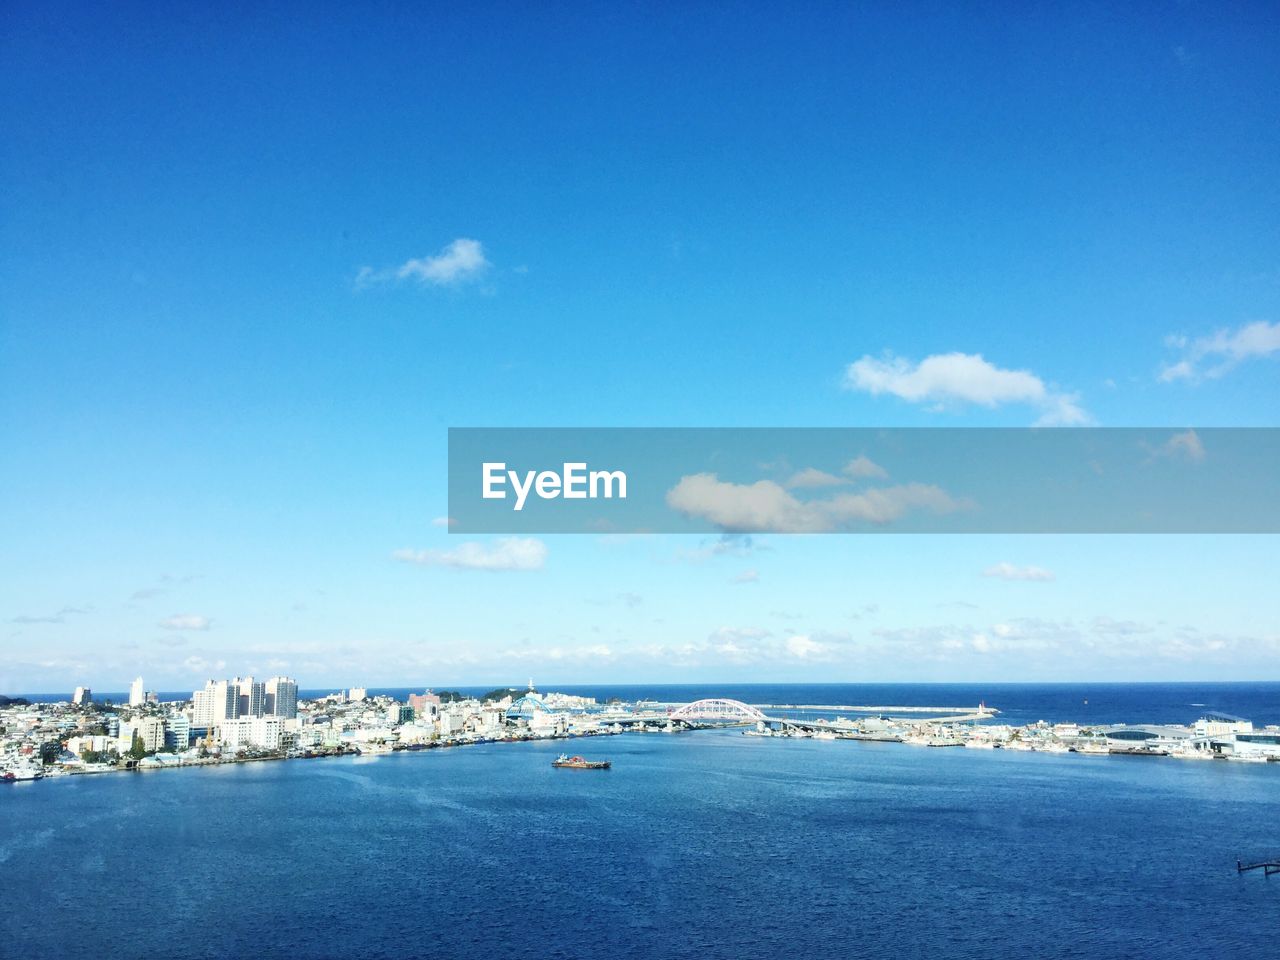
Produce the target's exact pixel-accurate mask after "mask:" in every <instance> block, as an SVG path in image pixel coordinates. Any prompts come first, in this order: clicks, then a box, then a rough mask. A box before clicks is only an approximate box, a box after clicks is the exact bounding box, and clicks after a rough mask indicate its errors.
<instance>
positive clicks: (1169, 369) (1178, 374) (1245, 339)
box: [1160, 320, 1280, 383]
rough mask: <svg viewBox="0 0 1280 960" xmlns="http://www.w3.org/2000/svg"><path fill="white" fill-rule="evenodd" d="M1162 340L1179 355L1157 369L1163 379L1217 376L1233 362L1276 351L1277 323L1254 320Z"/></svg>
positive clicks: (1279, 338) (1278, 350)
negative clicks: (1205, 334)
mask: <svg viewBox="0 0 1280 960" xmlns="http://www.w3.org/2000/svg"><path fill="white" fill-rule="evenodd" d="M1165 343H1166V344H1167V345H1168V346H1170V347H1172V348H1174V349H1176V350H1181V351H1183V356H1182V357H1181V358H1180V359H1178V360H1175V361H1173V362H1171V363H1168V364H1166V365H1165V366H1164V367H1163V368H1161V370H1160V379H1161V380H1162V381H1163V382H1165V383H1171V382H1173V381H1175V380H1190V381H1193V382H1194V381H1196V380H1200V379H1213V378H1215V377H1220V376H1222V375H1223V374H1224V373H1226V372H1228V371H1229V370H1231V369H1232V368H1233V367H1235V366H1236V365H1237V364H1239V363H1241V362H1243V361H1245V360H1249V359H1252V358H1255V357H1270V356H1274V355H1276V354H1280V323H1267V322H1266V321H1265V320H1258V321H1255V322H1254V323H1247V324H1245V325H1244V326H1241V327H1239V328H1237V329H1235V330H1219V331H1217V332H1216V333H1214V334H1212V335H1211V336H1208V337H1199V338H1197V339H1195V340H1189V339H1188V338H1187V337H1184V336H1172V337H1167V338H1166V340H1165Z"/></svg>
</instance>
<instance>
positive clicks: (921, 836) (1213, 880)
mask: <svg viewBox="0 0 1280 960" xmlns="http://www.w3.org/2000/svg"><path fill="white" fill-rule="evenodd" d="M589 745H590V747H591V751H590V752H591V753H593V754H594V753H599V752H602V753H604V754H605V755H607V756H608V757H609V758H610V759H612V760H613V761H614V769H612V770H610V771H608V772H601V773H590V774H583V773H578V772H574V771H557V770H553V769H552V768H551V765H550V761H551V759H552V758H553V757H554V756H555V755H556V754H557V753H558V752H559V751H560V749H561V745H560V744H559V743H557V742H555V741H548V742H533V743H524V744H489V745H481V746H476V747H473V748H469V749H466V750H437V751H429V752H426V753H417V754H414V753H399V754H388V755H382V756H378V757H374V758H339V759H332V760H317V761H313V762H307V763H283V764H280V763H276V764H230V765H225V766H218V767H210V768H195V769H190V770H179V771H174V772H172V773H171V774H168V775H165V776H133V777H128V776H122V777H69V778H61V779H58V780H55V781H53V782H51V783H43V784H18V785H14V786H13V787H11V788H10V789H9V790H8V791H6V796H5V797H4V805H3V807H2V808H0V816H3V818H4V824H5V829H4V831H3V834H2V837H3V839H2V840H0V877H2V878H3V879H0V886H2V887H3V893H4V899H5V903H6V910H5V911H4V912H3V919H2V920H0V925H2V936H3V941H0V942H3V943H4V944H5V951H4V952H5V955H7V956H23V957H32V958H42V957H55V956H57V957H76V956H97V957H103V958H113V957H143V956H148V957H155V956H189V957H227V956H243V955H246V952H247V951H249V952H252V953H254V954H255V955H258V956H263V957H285V956H294V955H301V956H320V957H337V956H350V955H361V956H369V957H393V956H394V957H403V956H416V955H421V954H426V953H433V954H442V955H451V956H459V957H472V956H476V957H478V956H485V955H492V954H493V953H494V952H499V953H502V952H508V951H512V950H522V951H527V950H535V951H536V952H538V953H540V954H543V955H546V956H552V957H555V956H562V957H596V956H600V957H605V956H608V957H634V958H650V957H653V958H657V957H692V956H712V957H757V956H759V957H774V956H779V955H782V954H784V953H785V954H787V955H805V954H808V955H812V956H820V955H839V956H867V957H873V956H874V957H879V956H889V955H892V956H896V957H914V956H923V955H925V954H926V953H928V954H931V955H933V956H941V955H945V956H948V957H979V956H981V957H991V956H1008V955H1011V954H1010V951H1011V948H1015V947H1016V945H1019V944H1021V945H1025V949H1026V950H1027V951H1028V952H1029V953H1031V952H1034V954H1035V955H1037V956H1042V957H1054V956H1073V957H1118V956H1162V957H1191V956H1202V955H1204V954H1206V953H1213V954H1214V955H1216V956H1218V957H1237V956H1239V957H1244V956H1256V951H1257V944H1258V943H1259V942H1260V941H1261V939H1262V938H1264V937H1267V936H1269V935H1270V934H1271V932H1273V931H1274V926H1275V922H1276V917H1277V915H1280V900H1277V897H1276V888H1275V884H1274V883H1268V882H1266V881H1265V880H1263V878H1261V877H1260V876H1247V875H1246V876H1245V877H1238V876H1237V875H1236V873H1235V869H1234V864H1235V859H1236V857H1237V856H1244V857H1246V859H1247V858H1248V857H1249V856H1251V855H1254V854H1274V853H1275V852H1278V851H1277V849H1276V848H1277V847H1280V836H1278V835H1277V834H1276V830H1275V826H1274V824H1275V822H1276V821H1277V815H1278V814H1280V797H1278V794H1277V790H1276V785H1275V778H1274V776H1273V774H1274V770H1270V769H1268V768H1267V767H1265V766H1262V767H1259V768H1254V767H1252V766H1250V765H1236V764H1192V765H1186V764H1166V763H1149V762H1135V761H1130V760H1126V759H1124V758H1111V759H1100V760H1098V761H1096V762H1082V761H1080V760H1079V759H1078V758H1075V757H1064V756H1054V755H1046V754H1025V753H1016V752H1007V753H1006V752H1003V751H996V752H994V753H990V752H981V753H978V752H975V751H966V750H956V751H915V750H910V749H904V748H901V747H898V746H896V745H892V744H883V745H882V744H839V743H829V742H823V741H811V740H800V741H786V742H783V741H778V740H769V739H755V738H749V737H742V736H741V735H740V734H739V732H737V731H724V732H703V733H698V734H694V735H689V736H682V737H662V736H621V737H611V738H606V739H599V740H593V741H590V743H589ZM584 746H585V744H584ZM583 752H587V751H586V750H584V751H583Z"/></svg>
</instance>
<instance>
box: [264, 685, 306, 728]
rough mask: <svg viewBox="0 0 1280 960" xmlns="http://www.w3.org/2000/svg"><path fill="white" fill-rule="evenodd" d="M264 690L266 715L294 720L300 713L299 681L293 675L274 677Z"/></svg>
mask: <svg viewBox="0 0 1280 960" xmlns="http://www.w3.org/2000/svg"><path fill="white" fill-rule="evenodd" d="M264 690H265V696H264V702H263V706H262V712H263V714H264V715H266V716H270V717H280V718H281V719H283V720H292V719H293V718H294V717H296V716H297V715H298V683H297V681H296V680H294V679H293V678H292V677H272V678H271V679H270V680H268V681H267V682H266V686H265V687H264Z"/></svg>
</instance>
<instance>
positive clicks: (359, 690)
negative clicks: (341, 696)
mask: <svg viewBox="0 0 1280 960" xmlns="http://www.w3.org/2000/svg"><path fill="white" fill-rule="evenodd" d="M368 696H369V691H368V690H366V689H365V688H364V687H352V688H351V692H350V693H349V694H347V699H348V700H350V701H351V702H352V703H358V702H359V701H361V700H363V699H365V698H366V697H368Z"/></svg>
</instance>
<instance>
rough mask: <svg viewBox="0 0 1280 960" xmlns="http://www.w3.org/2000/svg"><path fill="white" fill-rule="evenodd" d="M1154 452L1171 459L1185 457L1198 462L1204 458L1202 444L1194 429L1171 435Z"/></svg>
mask: <svg viewBox="0 0 1280 960" xmlns="http://www.w3.org/2000/svg"><path fill="white" fill-rule="evenodd" d="M1155 453H1157V454H1158V455H1160V456H1163V457H1169V458H1170V459H1173V460H1179V459H1185V460H1190V461H1192V462H1193V463H1199V462H1200V461H1201V460H1203V459H1204V444H1203V443H1201V442H1200V435H1199V434H1198V433H1196V432H1195V431H1194V430H1185V431H1183V432H1182V433H1175V434H1174V435H1173V436H1171V437H1170V438H1169V439H1168V440H1167V441H1166V442H1165V444H1164V445H1163V446H1161V447H1160V448H1159V449H1158V450H1156V451H1155Z"/></svg>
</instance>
